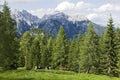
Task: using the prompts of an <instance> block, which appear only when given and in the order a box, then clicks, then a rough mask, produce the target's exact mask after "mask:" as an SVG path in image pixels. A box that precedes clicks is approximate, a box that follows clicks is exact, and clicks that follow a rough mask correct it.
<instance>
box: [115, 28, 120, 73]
mask: <svg viewBox="0 0 120 80" xmlns="http://www.w3.org/2000/svg"><path fill="white" fill-rule="evenodd" d="M115 52H116V54H117V55H118V67H119V70H120V28H118V29H117V30H116V33H115ZM117 71H118V70H117Z"/></svg>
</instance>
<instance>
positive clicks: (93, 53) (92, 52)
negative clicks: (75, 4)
mask: <svg viewBox="0 0 120 80" xmlns="http://www.w3.org/2000/svg"><path fill="white" fill-rule="evenodd" d="M98 54H99V52H98V37H97V35H96V33H95V31H94V28H93V25H92V23H91V22H90V23H89V24H88V29H87V33H86V35H85V38H84V46H83V48H82V53H81V67H82V68H83V71H84V72H86V73H94V72H96V70H97V67H96V65H97V59H98Z"/></svg>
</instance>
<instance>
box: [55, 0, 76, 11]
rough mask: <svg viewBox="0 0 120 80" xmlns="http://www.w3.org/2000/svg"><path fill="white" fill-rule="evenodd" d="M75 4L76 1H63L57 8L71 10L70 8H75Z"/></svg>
mask: <svg viewBox="0 0 120 80" xmlns="http://www.w3.org/2000/svg"><path fill="white" fill-rule="evenodd" d="M74 6H75V4H74V3H70V2H67V1H65V2H62V3H60V4H59V5H58V6H57V7H56V8H55V10H58V11H65V10H70V9H73V8H74Z"/></svg>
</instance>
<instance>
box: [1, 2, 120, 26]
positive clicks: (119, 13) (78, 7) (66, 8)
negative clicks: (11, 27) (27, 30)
mask: <svg viewBox="0 0 120 80" xmlns="http://www.w3.org/2000/svg"><path fill="white" fill-rule="evenodd" d="M6 1H7V2H8V5H9V7H10V8H12V9H18V10H22V9H25V10H27V11H29V12H30V13H32V14H33V15H36V16H38V17H42V16H43V15H44V14H49V13H53V12H55V11H61V12H64V13H66V14H68V15H84V16H86V17H87V18H88V19H90V20H92V21H93V22H95V23H98V24H101V25H106V24H107V21H108V18H109V15H110V14H112V17H113V19H114V23H115V25H116V26H117V27H118V24H120V0H6ZM2 2H3V0H0V3H2Z"/></svg>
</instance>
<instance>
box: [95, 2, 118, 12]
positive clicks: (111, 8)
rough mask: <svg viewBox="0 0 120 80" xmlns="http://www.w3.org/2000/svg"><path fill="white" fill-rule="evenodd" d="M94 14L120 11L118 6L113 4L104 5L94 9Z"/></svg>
mask: <svg viewBox="0 0 120 80" xmlns="http://www.w3.org/2000/svg"><path fill="white" fill-rule="evenodd" d="M94 11H96V12H106V11H120V6H119V5H115V4H110V3H107V4H104V5H102V6H100V7H98V8H96V9H94Z"/></svg>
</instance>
